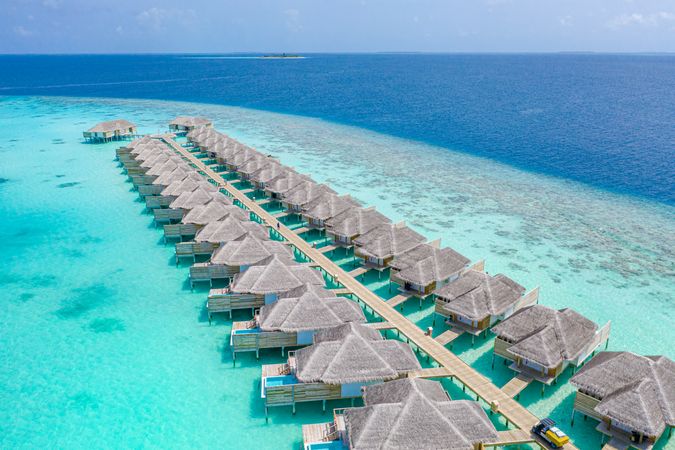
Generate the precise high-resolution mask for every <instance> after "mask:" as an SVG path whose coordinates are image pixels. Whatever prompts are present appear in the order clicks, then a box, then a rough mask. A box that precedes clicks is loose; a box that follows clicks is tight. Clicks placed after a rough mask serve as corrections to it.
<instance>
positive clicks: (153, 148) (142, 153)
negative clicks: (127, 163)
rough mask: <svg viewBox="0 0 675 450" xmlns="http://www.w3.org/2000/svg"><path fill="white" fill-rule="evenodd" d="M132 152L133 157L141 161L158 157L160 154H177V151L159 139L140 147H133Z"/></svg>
mask: <svg viewBox="0 0 675 450" xmlns="http://www.w3.org/2000/svg"><path fill="white" fill-rule="evenodd" d="M130 154H131V156H132V157H133V159H135V160H136V161H137V162H139V163H140V162H143V161H147V160H151V159H153V158H156V157H157V156H158V155H169V154H174V155H175V153H173V152H172V151H171V150H169V148H168V147H167V146H166V145H164V144H160V143H159V142H157V141H152V142H150V143H147V144H142V145H139V146H138V147H136V148H134V149H132V150H131V152H130Z"/></svg>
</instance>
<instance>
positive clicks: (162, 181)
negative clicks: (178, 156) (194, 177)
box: [152, 167, 193, 186]
mask: <svg viewBox="0 0 675 450" xmlns="http://www.w3.org/2000/svg"><path fill="white" fill-rule="evenodd" d="M192 172H193V171H191V170H186V169H184V168H182V167H176V168H175V169H174V170H172V171H171V172H164V173H162V174H160V175H159V176H158V177H157V178H155V179H154V180H153V182H152V184H156V185H159V186H168V185H170V184H171V183H173V182H174V181H180V180H184V179H185V178H186V177H187V176H188V174H189V173H192Z"/></svg>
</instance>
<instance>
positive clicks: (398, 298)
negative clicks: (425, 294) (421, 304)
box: [387, 294, 411, 308]
mask: <svg viewBox="0 0 675 450" xmlns="http://www.w3.org/2000/svg"><path fill="white" fill-rule="evenodd" d="M410 297H411V295H409V294H398V295H397V296H396V297H393V298H390V299H389V300H387V303H388V304H390V305H391V307H392V308H395V307H397V306H398V305H400V304H401V303H403V302H405V301H406V300H408V299H409V298H410Z"/></svg>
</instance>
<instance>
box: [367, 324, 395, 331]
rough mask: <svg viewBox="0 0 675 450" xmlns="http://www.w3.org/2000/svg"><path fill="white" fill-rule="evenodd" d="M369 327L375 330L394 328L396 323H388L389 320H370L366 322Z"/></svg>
mask: <svg viewBox="0 0 675 450" xmlns="http://www.w3.org/2000/svg"><path fill="white" fill-rule="evenodd" d="M366 325H368V326H369V327H370V328H374V329H376V330H395V329H396V325H394V324H392V323H389V322H370V323H367V324H366Z"/></svg>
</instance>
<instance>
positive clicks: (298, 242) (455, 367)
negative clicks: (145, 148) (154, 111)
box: [161, 136, 576, 449]
mask: <svg viewBox="0 0 675 450" xmlns="http://www.w3.org/2000/svg"><path fill="white" fill-rule="evenodd" d="M161 140H162V141H163V142H165V143H166V144H167V145H168V146H170V147H171V148H173V149H174V150H175V151H176V152H178V153H179V154H181V155H182V156H183V157H184V158H185V159H186V160H188V161H189V162H190V163H191V164H192V165H194V166H195V167H196V168H197V169H198V170H199V171H201V172H202V173H203V174H204V175H206V176H208V177H209V178H211V179H212V180H213V181H214V182H215V183H216V184H217V185H218V187H219V188H221V189H223V190H225V191H227V192H228V193H229V194H230V195H231V196H232V197H233V198H234V199H236V200H237V201H238V202H239V203H240V204H241V205H243V207H244V208H246V209H248V210H249V211H250V212H251V213H253V214H254V215H256V216H257V217H258V218H259V219H260V220H261V221H262V222H263V223H264V224H266V225H267V226H269V227H271V228H273V229H274V230H276V232H278V233H279V234H280V235H281V236H282V237H283V238H284V239H286V240H287V241H288V242H290V243H291V244H292V245H293V246H294V247H295V248H296V250H297V251H299V252H301V253H303V254H304V255H305V256H307V257H308V258H309V259H310V260H312V261H314V263H316V264H317V265H318V267H320V269H321V270H322V271H323V272H324V273H325V274H326V275H327V276H328V277H330V278H332V279H333V280H335V281H339V283H340V284H341V285H342V286H344V288H345V289H347V290H348V291H349V292H351V294H352V295H353V296H355V297H356V298H357V299H358V300H360V301H361V302H363V303H364V304H365V305H366V306H367V307H368V308H369V309H371V310H372V311H373V313H374V314H375V315H377V316H379V317H380V318H381V319H382V320H383V321H384V322H387V323H388V324H391V325H392V326H393V327H394V328H395V329H396V330H398V332H400V333H401V334H402V335H403V337H405V339H406V341H407V342H409V343H410V344H411V345H412V346H413V348H417V350H418V351H420V352H422V353H424V354H426V355H427V356H428V357H429V358H431V359H432V360H434V361H435V362H436V364H438V366H439V368H442V369H444V370H445V372H444V373H451V374H452V377H453V378H454V379H456V380H457V381H459V382H460V383H462V384H463V385H464V386H465V387H466V388H468V389H469V390H470V391H472V392H473V393H474V394H475V395H476V398H477V399H482V400H483V401H484V402H485V403H487V404H488V405H490V407H491V409H492V410H493V411H494V412H497V413H499V414H501V415H502V416H504V418H505V419H506V421H507V425H508V424H513V425H514V426H515V427H517V428H519V429H520V430H522V431H523V432H524V433H527V434H528V435H530V431H529V430H530V429H531V428H532V427H533V426H534V425H535V424H536V423H537V422H539V419H538V418H537V417H536V416H535V415H534V414H532V413H531V412H530V411H528V410H527V409H526V408H525V407H524V406H522V405H521V404H520V403H518V402H517V401H515V400H514V399H513V398H512V397H511V396H510V395H509V394H508V393H506V392H504V391H503V390H502V389H500V388H499V387H497V386H495V385H494V384H493V383H492V382H491V381H490V380H489V379H487V378H486V377H484V376H483V375H481V374H480V373H479V372H478V371H477V370H475V369H473V368H472V367H470V366H469V365H468V364H467V363H465V362H464V361H462V360H461V359H460V358H459V357H458V356H456V355H455V354H453V353H452V352H450V351H449V350H448V349H447V348H445V346H444V345H443V344H442V343H441V342H439V341H438V340H436V339H434V338H433V337H431V336H429V335H427V334H426V333H425V332H424V331H422V330H421V329H420V328H419V327H418V326H417V325H415V324H414V323H412V322H411V321H410V320H408V319H407V318H406V317H405V316H403V315H402V314H401V313H399V312H398V311H396V309H395V308H394V307H393V306H392V305H391V304H389V303H387V302H386V301H385V300H383V299H382V298H380V297H379V296H377V295H376V294H375V293H374V292H372V291H370V290H369V289H367V288H366V287H365V286H364V285H363V284H361V283H360V282H358V281H357V280H356V279H355V277H354V276H353V275H352V274H351V273H348V272H346V271H345V270H343V269H342V268H340V267H339V266H338V265H337V264H335V263H334V262H333V261H331V260H330V259H328V257H327V256H326V255H325V254H324V253H323V252H321V251H320V250H319V249H316V248H314V247H313V246H312V245H311V244H309V243H308V242H306V241H305V240H303V239H302V238H301V237H300V236H298V234H297V233H295V232H294V231H293V230H291V229H290V228H288V227H287V226H286V225H284V224H283V223H280V222H279V220H278V219H279V218H280V215H276V216H274V215H272V214H271V213H269V212H268V211H266V210H265V209H263V208H262V206H260V205H259V204H258V203H256V201H255V200H252V199H251V198H249V197H248V196H246V195H245V194H244V193H242V191H240V190H238V189H236V188H234V187H233V186H232V185H230V184H229V183H228V182H227V181H226V180H225V179H224V178H223V177H221V176H220V175H219V174H218V173H216V172H215V171H214V170H213V169H212V168H211V167H209V166H208V165H207V164H205V163H204V162H203V161H202V160H200V159H199V158H197V157H196V156H195V155H194V154H192V153H191V152H190V151H189V150H187V149H185V148H183V147H181V146H180V145H179V144H177V143H176V142H175V141H174V140H173V139H172V138H171V137H169V136H162V137H161ZM356 273H357V275H359V274H360V273H358V272H356ZM530 439H534V440H536V441H537V442H538V444H539V445H540V446H542V447H543V448H547V447H546V444H545V443H544V441H543V440H542V439H541V438H539V437H538V436H534V435H530ZM565 448H567V449H576V447H575V446H574V445H573V444H571V443H568V444H566V445H565Z"/></svg>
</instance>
